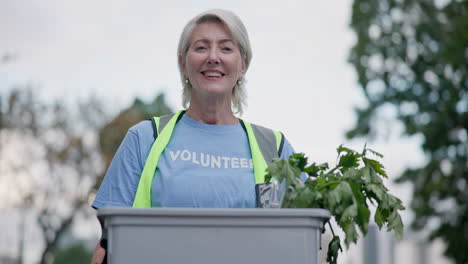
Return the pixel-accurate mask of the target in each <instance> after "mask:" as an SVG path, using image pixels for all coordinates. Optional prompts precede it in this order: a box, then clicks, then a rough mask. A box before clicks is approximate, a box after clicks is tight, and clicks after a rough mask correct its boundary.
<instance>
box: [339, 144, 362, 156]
mask: <svg viewBox="0 0 468 264" xmlns="http://www.w3.org/2000/svg"><path fill="white" fill-rule="evenodd" d="M336 151H337V152H338V155H340V154H341V152H346V153H348V154H351V153H357V152H356V151H354V150H352V149H350V148H347V147H343V145H340V146H339V147H338V148H337V149H336Z"/></svg>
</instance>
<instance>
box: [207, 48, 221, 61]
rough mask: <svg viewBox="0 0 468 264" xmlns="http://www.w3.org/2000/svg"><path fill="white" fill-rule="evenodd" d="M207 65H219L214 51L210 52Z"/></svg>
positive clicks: (217, 56)
mask: <svg viewBox="0 0 468 264" xmlns="http://www.w3.org/2000/svg"><path fill="white" fill-rule="evenodd" d="M208 64H219V55H218V53H217V52H216V50H215V49H212V50H210V53H209V57H208Z"/></svg>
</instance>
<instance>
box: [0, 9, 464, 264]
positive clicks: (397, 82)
mask: <svg viewBox="0 0 468 264" xmlns="http://www.w3.org/2000/svg"><path fill="white" fill-rule="evenodd" d="M211 8H225V9H229V10H232V11H234V12H235V13H237V14H238V15H239V16H240V17H241V19H242V20H243V22H244V23H245V25H246V27H247V29H248V31H249V35H250V40H251V43H252V49H253V60H252V64H251V67H250V69H249V70H248V72H247V75H246V78H247V80H248V84H247V91H248V100H247V101H248V107H247V109H246V111H245V113H244V115H243V116H242V118H244V119H246V120H249V121H251V122H254V123H259V124H262V125H264V126H267V127H271V128H274V129H277V130H280V131H282V132H283V133H284V134H285V135H286V137H287V138H288V140H289V141H290V142H291V144H292V145H293V146H294V148H295V149H296V151H298V152H304V153H306V154H307V155H308V156H309V160H310V161H316V162H320V163H321V162H329V163H331V164H334V162H335V159H336V147H337V146H338V145H340V144H345V145H346V146H348V147H351V148H355V149H357V150H360V149H361V148H362V147H363V145H364V144H365V143H366V142H367V144H368V146H369V147H370V148H372V149H375V150H377V151H379V152H381V153H383V154H384V156H385V157H384V158H383V159H382V162H383V163H384V164H385V166H386V170H387V172H388V174H389V175H391V176H390V179H389V180H388V181H387V182H386V184H387V185H388V186H389V188H390V191H391V192H392V193H393V194H395V195H396V196H398V197H400V198H401V199H402V200H403V202H404V205H405V206H406V208H407V210H406V211H405V212H404V213H403V215H402V217H403V221H404V223H405V229H406V230H405V238H404V239H403V240H402V241H396V240H395V239H394V238H393V237H392V235H391V234H388V233H386V232H384V231H383V232H382V231H378V229H377V228H370V231H369V234H368V236H367V237H366V238H365V239H362V240H360V241H359V243H358V244H357V245H353V246H351V247H350V248H349V249H348V250H346V251H345V252H344V254H342V255H341V256H340V259H339V262H340V263H346V264H348V263H349V264H352V263H366V264H370V263H382V264H387V263H388V264H393V263H437V264H438V263H468V253H467V252H468V250H466V244H467V243H468V191H467V190H466V189H467V181H468V162H467V154H468V134H467V128H468V94H467V90H468V63H467V61H468V30H467V28H468V1H463V0H461V1H460V0H458V1H455V0H453V1H451V0H438V1H437V0H421V1H416V0H380V1H377V0H367V1H365V0H354V1H351V0H342V1H306V0H293V1H279V0H278V1H276V0H274V1H271V0H270V1H266V0H265V1H242V0H239V1H225V0H223V1H219V0H218V1H214V0H199V1H195V2H194V1H146V0H145V1H128V0H113V1H110V0H101V1H91V0H82V1H73V2H72V1H54V0H40V1H39V0H24V1H16V0H3V1H0V263H89V262H90V256H91V252H92V250H93V248H94V246H95V243H96V241H97V240H98V237H99V236H100V228H99V223H98V222H97V220H96V219H95V211H94V210H92V209H91V208H90V204H91V202H92V200H93V199H94V195H95V193H96V191H97V188H98V187H99V184H100V182H101V180H102V177H103V175H104V173H105V171H106V168H107V166H108V164H109V162H110V160H111V159H112V157H113V154H114V152H115V151H116V149H117V148H118V146H119V143H120V141H121V140H122V139H123V137H124V136H125V134H126V131H127V129H128V128H129V127H130V126H132V125H133V124H135V123H137V122H139V121H140V120H143V119H146V118H149V117H151V116H154V115H161V114H165V113H169V112H171V111H175V110H177V109H180V108H181V89H182V86H181V84H180V80H179V75H178V74H179V73H178V69H177V63H176V48H177V42H178V38H179V35H180V33H181V31H182V28H183V26H184V25H185V24H186V23H187V22H188V20H189V19H190V18H192V17H193V16H195V15H196V14H198V13H200V12H202V11H204V10H207V9H211ZM326 237H327V236H325V240H326ZM324 244H325V245H326V243H325V242H324Z"/></svg>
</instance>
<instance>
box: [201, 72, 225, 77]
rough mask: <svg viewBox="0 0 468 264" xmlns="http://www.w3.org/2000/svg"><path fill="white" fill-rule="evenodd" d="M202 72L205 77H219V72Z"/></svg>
mask: <svg viewBox="0 0 468 264" xmlns="http://www.w3.org/2000/svg"><path fill="white" fill-rule="evenodd" d="M203 74H204V75H205V76H207V77H221V73H219V72H204V73H203Z"/></svg>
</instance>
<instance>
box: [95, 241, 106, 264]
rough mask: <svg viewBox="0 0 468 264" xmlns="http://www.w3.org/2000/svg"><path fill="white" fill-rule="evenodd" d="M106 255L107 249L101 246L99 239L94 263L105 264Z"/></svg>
mask: <svg viewBox="0 0 468 264" xmlns="http://www.w3.org/2000/svg"><path fill="white" fill-rule="evenodd" d="M105 256H106V250H105V249H104V248H103V247H102V246H101V241H99V242H98V243H97V245H96V248H95V249H94V253H93V260H92V264H103V263H104V258H105Z"/></svg>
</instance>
